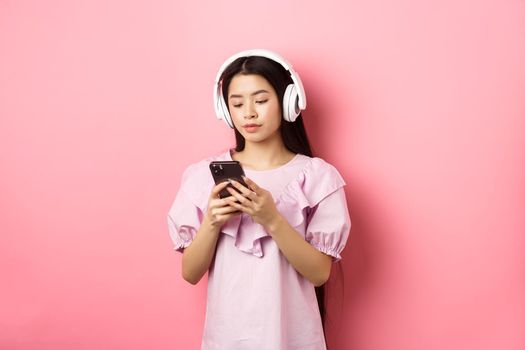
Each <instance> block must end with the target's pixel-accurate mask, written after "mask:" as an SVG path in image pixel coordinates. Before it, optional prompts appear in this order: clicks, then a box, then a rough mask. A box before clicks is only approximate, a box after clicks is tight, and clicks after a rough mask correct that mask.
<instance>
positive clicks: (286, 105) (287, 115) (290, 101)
mask: <svg viewBox="0 0 525 350" xmlns="http://www.w3.org/2000/svg"><path fill="white" fill-rule="evenodd" d="M298 103H299V96H298V94H297V89H296V88H295V85H294V84H289V85H288V86H287V87H286V90H285V91H284V96H283V118H284V120H286V121H288V122H294V121H295V119H296V118H297V117H298V116H299V113H300V109H299V105H298Z"/></svg>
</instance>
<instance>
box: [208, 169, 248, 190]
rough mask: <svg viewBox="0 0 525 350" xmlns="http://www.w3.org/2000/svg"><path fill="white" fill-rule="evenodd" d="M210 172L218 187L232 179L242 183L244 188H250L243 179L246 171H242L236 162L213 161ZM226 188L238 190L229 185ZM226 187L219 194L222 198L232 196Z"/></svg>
mask: <svg viewBox="0 0 525 350" xmlns="http://www.w3.org/2000/svg"><path fill="white" fill-rule="evenodd" d="M210 171H211V174H212V176H213V180H214V181H215V184H216V185H217V184H219V183H221V182H224V181H228V180H229V179H232V180H235V181H237V182H240V183H241V184H242V185H243V186H245V187H248V185H247V184H246V183H245V182H244V180H243V179H242V175H244V170H242V167H241V164H240V163H239V162H238V161H236V160H234V161H231V160H229V161H228V160H227V161H213V162H211V163H210ZM226 187H231V188H233V189H234V190H237V189H236V188H235V187H234V186H233V185H228V186H226ZM226 187H225V188H224V189H222V190H221V191H220V192H219V197H220V198H225V197H229V196H231V194H230V192H228V190H226Z"/></svg>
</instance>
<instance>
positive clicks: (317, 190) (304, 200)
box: [275, 158, 346, 227]
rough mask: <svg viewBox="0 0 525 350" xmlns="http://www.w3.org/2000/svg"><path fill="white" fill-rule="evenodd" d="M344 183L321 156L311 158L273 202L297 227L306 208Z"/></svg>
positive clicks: (291, 223) (304, 217)
mask: <svg viewBox="0 0 525 350" xmlns="http://www.w3.org/2000/svg"><path fill="white" fill-rule="evenodd" d="M345 184H346V183H345V181H344V180H343V178H342V177H341V175H340V174H339V172H338V171H337V170H336V169H335V167H333V166H332V165H331V164H329V163H327V162H325V161H324V160H323V159H321V158H311V159H310V162H309V163H308V164H307V165H306V166H305V168H304V169H303V171H302V172H301V173H300V174H299V176H298V177H297V178H296V179H295V180H293V181H291V182H290V183H289V184H288V185H287V186H286V187H285V188H284V190H283V192H282V193H281V195H280V196H279V197H278V198H277V199H276V201H275V203H276V206H277V208H278V209H279V211H280V212H281V214H283V216H284V217H285V218H286V219H287V220H288V222H289V223H290V225H292V226H293V227H299V226H300V225H301V224H302V223H303V222H305V220H306V219H307V218H306V216H307V213H306V211H305V209H306V208H311V209H313V208H315V206H316V205H317V204H319V202H321V201H322V200H323V199H324V198H326V197H327V196H329V195H330V194H332V193H333V192H335V191H337V190H338V189H339V188H341V187H343V186H344V185H345Z"/></svg>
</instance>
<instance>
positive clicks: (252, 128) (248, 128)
mask: <svg viewBox="0 0 525 350" xmlns="http://www.w3.org/2000/svg"><path fill="white" fill-rule="evenodd" d="M259 127H260V125H256V124H249V125H245V126H243V128H244V130H246V131H247V132H256V131H257V130H259Z"/></svg>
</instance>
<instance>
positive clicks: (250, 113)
mask: <svg viewBox="0 0 525 350" xmlns="http://www.w3.org/2000/svg"><path fill="white" fill-rule="evenodd" d="M256 116H257V113H256V112H255V108H254V107H253V106H250V105H248V106H246V108H245V110H244V118H245V119H251V118H254V117H256Z"/></svg>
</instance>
